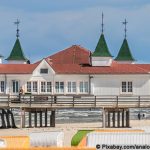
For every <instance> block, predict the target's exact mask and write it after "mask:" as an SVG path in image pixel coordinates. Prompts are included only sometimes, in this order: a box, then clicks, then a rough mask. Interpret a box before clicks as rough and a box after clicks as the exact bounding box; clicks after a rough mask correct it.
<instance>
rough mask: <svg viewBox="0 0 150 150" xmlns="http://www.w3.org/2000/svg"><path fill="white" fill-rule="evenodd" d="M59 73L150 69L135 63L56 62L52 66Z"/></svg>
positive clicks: (114, 72)
mask: <svg viewBox="0 0 150 150" xmlns="http://www.w3.org/2000/svg"><path fill="white" fill-rule="evenodd" d="M52 67H53V69H54V70H55V71H56V73H59V74H147V73H148V71H147V70H144V69H143V68H140V67H138V66H136V65H135V64H115V65H112V66H110V67H91V66H80V65H77V64H73V65H69V64H62V65H61V64H55V65H53V66H52Z"/></svg>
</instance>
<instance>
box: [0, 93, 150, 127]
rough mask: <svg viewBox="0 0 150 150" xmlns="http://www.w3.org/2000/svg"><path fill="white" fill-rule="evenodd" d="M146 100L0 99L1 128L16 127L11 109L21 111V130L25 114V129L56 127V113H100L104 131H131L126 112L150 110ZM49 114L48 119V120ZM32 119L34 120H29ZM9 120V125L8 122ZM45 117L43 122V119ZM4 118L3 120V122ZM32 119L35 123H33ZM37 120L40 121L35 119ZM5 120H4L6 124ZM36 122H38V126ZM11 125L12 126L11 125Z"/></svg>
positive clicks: (76, 97)
mask: <svg viewBox="0 0 150 150" xmlns="http://www.w3.org/2000/svg"><path fill="white" fill-rule="evenodd" d="M149 107H150V95H148V96H93V95H65V96H64V95H22V96H21V99H19V98H18V97H17V96H13V95H1V96H0V110H2V111H1V113H0V116H1V122H2V123H1V124H2V127H4V128H6V127H7V128H9V127H15V124H14V118H13V114H12V112H11V111H10V109H11V108H17V109H20V110H21V124H20V125H21V127H22V128H24V127H26V125H25V122H26V121H25V113H26V112H27V113H28V118H29V123H28V127H47V126H48V124H49V126H51V127H55V111H56V110H57V109H66V108H70V109H78V108H80V109H85V108H87V109H95V108H101V109H103V127H108V128H110V127H113V128H114V127H118V128H119V127H130V115H129V108H149ZM48 111H50V112H51V115H50V116H48ZM32 116H34V117H32ZM10 117H11V123H10V121H9V118H10ZM43 117H44V121H43V120H42V118H43ZM4 118H5V119H4ZM32 118H34V119H32ZM37 118H39V119H37ZM4 120H7V121H6V123H7V125H6V123H5V122H4ZM37 120H39V121H40V122H39V123H38V122H37ZM48 121H49V122H48ZM12 122H13V123H12Z"/></svg>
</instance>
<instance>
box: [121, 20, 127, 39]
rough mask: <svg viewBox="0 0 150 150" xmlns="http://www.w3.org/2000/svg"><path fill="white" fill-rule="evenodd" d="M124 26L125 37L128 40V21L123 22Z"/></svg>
mask: <svg viewBox="0 0 150 150" xmlns="http://www.w3.org/2000/svg"><path fill="white" fill-rule="evenodd" d="M122 23H123V24H124V26H125V28H124V32H125V34H124V36H125V39H126V37H127V23H128V22H127V20H126V19H125V20H124V22H122Z"/></svg>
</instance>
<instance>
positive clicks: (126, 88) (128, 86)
mask: <svg viewBox="0 0 150 150" xmlns="http://www.w3.org/2000/svg"><path fill="white" fill-rule="evenodd" d="M132 91H133V87H132V82H126V81H123V82H122V93H132Z"/></svg>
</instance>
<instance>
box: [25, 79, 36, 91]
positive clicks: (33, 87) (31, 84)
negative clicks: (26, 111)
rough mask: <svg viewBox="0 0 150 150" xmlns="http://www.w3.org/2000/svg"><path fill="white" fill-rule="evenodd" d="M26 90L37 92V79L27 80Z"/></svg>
mask: <svg viewBox="0 0 150 150" xmlns="http://www.w3.org/2000/svg"><path fill="white" fill-rule="evenodd" d="M27 92H30V93H31V92H33V93H37V92H38V83H37V81H33V82H31V81H28V82H27Z"/></svg>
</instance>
